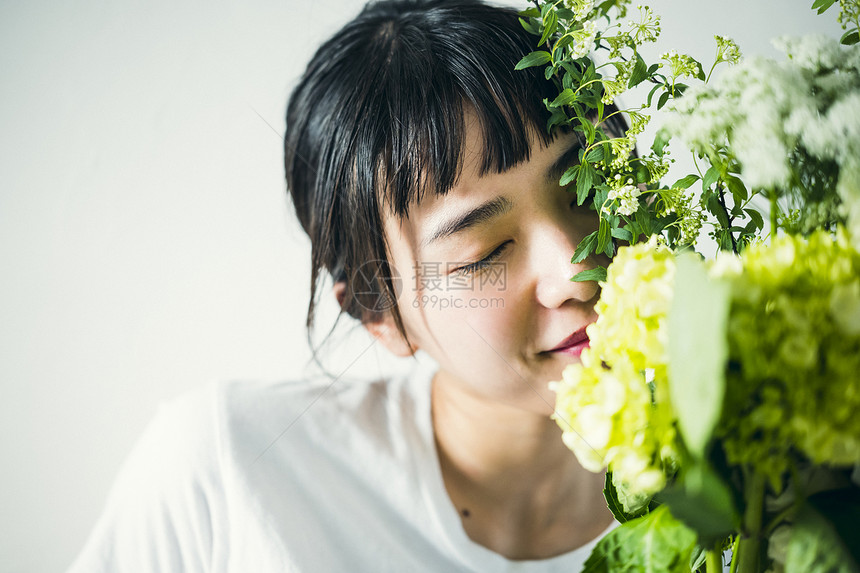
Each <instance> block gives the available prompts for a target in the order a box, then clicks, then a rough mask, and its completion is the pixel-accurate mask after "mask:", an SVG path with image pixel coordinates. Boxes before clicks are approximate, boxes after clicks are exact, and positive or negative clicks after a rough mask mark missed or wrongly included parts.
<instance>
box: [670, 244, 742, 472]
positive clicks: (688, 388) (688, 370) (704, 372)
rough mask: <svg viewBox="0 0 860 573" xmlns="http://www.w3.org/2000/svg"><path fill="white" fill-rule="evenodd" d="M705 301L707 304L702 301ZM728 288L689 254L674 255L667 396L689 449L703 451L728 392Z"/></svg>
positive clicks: (699, 453)
mask: <svg viewBox="0 0 860 573" xmlns="http://www.w3.org/2000/svg"><path fill="white" fill-rule="evenodd" d="M702 301H707V304H702ZM728 311H729V287H728V285H727V284H726V283H724V282H720V281H717V280H711V279H709V278H708V271H707V270H706V269H705V266H704V264H703V263H702V262H701V261H700V260H699V259H698V257H696V256H695V255H691V254H684V255H681V256H679V257H678V258H677V259H676V267H675V292H674V295H673V297H672V306H671V309H670V311H669V320H668V323H669V399H670V400H671V402H672V407H673V408H674V410H675V412H677V415H678V426H679V428H680V430H681V436H682V437H683V438H684V443H685V444H686V446H687V449H688V450H689V452H690V453H691V454H692V455H693V456H694V457H696V458H702V457H704V455H705V447H706V446H707V444H708V441H709V440H710V439H711V434H712V433H713V430H714V425H715V424H716V423H717V420H718V419H719V417H720V412H721V411H722V406H723V395H724V393H725V366H726V358H727V356H728V343H727V341H726V323H727V321H728Z"/></svg>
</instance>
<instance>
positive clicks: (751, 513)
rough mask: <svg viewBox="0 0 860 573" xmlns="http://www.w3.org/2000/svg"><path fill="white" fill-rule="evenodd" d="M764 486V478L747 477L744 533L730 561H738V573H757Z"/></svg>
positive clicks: (761, 476)
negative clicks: (735, 553)
mask: <svg viewBox="0 0 860 573" xmlns="http://www.w3.org/2000/svg"><path fill="white" fill-rule="evenodd" d="M764 486H765V477H764V476H763V475H760V474H758V473H753V474H752V475H751V476H749V478H748V480H747V483H746V487H745V490H746V491H745V492H744V494H745V495H744V497H745V498H746V502H747V508H746V511H744V528H743V529H744V531H743V533H742V536H741V540H740V542H739V543H738V553H737V555H733V556H732V561H734V560H735V559H737V560H738V567H737V571H738V572H739V573H758V571H759V553H760V550H761V524H762V510H763V509H764ZM732 566H734V563H732Z"/></svg>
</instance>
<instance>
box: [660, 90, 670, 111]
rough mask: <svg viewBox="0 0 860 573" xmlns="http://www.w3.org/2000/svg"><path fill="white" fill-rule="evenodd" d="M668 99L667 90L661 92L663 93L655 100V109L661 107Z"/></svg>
mask: <svg viewBox="0 0 860 573" xmlns="http://www.w3.org/2000/svg"><path fill="white" fill-rule="evenodd" d="M667 101H669V92H667V91H666V92H663V95H661V96H660V99H658V100H657V109H658V110H659V109H662V108H663V106H664V105H666V102H667Z"/></svg>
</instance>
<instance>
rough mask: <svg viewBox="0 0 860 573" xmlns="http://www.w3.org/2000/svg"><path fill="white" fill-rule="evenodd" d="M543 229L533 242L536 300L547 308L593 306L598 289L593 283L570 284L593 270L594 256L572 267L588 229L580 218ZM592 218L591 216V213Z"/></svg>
mask: <svg viewBox="0 0 860 573" xmlns="http://www.w3.org/2000/svg"><path fill="white" fill-rule="evenodd" d="M565 215H566V220H564V221H561V222H555V224H550V223H549V222H547V223H546V224H544V225H542V226H541V228H540V231H539V232H537V234H536V237H535V242H534V252H533V254H532V257H531V260H532V262H533V267H532V272H533V273H534V274H533V276H534V277H535V279H534V280H535V287H534V289H535V297H536V298H537V301H538V303H540V304H541V305H542V306H544V307H546V308H558V307H561V306H562V305H564V304H566V303H573V304H584V303H592V302H593V301H594V300H595V298H596V297H597V294H598V292H599V291H600V287H599V286H598V284H597V282H596V281H581V282H577V281H571V280H570V279H571V278H572V277H573V276H574V275H576V274H577V273H579V272H581V271H585V270H589V269H593V268H596V267H597V266H598V265H597V263H596V261H595V256H594V255H589V256H588V257H586V259H585V260H584V261H582V262H581V263H576V264H574V263H571V262H570V261H571V258H573V253H574V251H575V250H576V247H577V245H578V244H579V242H580V241H581V240H582V239H583V238H584V237H585V236H586V235H588V233H590V232H591V230H590V229H589V226H590V225H588V226H587V225H583V224H582V223H585V221H582V220H581V218H580V220H579V221H577V220H576V219H574V220H571V215H570V213H567V214H565ZM592 215H593V213H592ZM578 223H579V224H578Z"/></svg>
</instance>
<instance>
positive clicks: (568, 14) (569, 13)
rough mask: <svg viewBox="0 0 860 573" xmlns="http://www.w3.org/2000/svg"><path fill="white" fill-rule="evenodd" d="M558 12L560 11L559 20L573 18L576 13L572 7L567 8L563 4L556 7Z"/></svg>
mask: <svg viewBox="0 0 860 573" xmlns="http://www.w3.org/2000/svg"><path fill="white" fill-rule="evenodd" d="M555 10H556V12H558V18H559V20H573V18H574V13H573V10H571V9H570V8H565V7H563V6H558V7H556V9H555Z"/></svg>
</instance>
